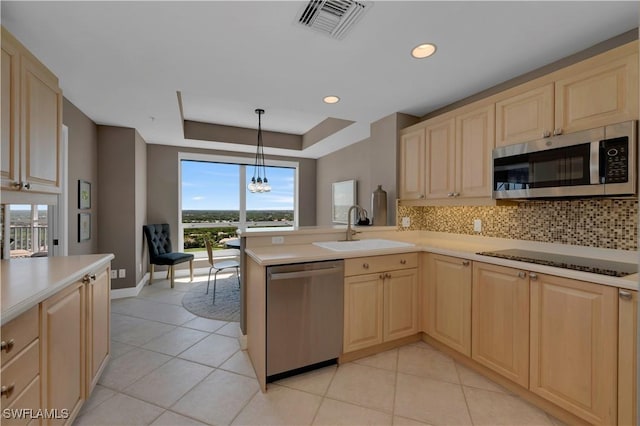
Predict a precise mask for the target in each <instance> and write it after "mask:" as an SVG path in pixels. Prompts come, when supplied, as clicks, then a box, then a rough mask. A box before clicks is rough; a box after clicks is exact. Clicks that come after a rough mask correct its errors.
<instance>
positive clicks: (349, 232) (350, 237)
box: [345, 204, 364, 241]
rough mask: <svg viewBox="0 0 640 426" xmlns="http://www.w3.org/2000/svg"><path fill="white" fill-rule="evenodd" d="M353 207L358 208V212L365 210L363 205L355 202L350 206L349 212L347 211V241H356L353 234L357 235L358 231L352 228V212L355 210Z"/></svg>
mask: <svg viewBox="0 0 640 426" xmlns="http://www.w3.org/2000/svg"><path fill="white" fill-rule="evenodd" d="M353 209H356V210H357V211H358V214H360V213H361V212H362V211H364V210H363V209H362V207H360V206H359V205H357V204H354V205H353V206H351V207H349V212H348V213H347V238H346V239H345V240H346V241H355V240H354V238H353V236H354V235H356V233H357V232H356V231H355V230H353V229H351V212H352V211H353Z"/></svg>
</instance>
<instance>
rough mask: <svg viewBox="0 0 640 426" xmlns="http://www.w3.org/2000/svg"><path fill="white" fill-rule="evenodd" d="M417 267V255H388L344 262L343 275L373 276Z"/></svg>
mask: <svg viewBox="0 0 640 426" xmlns="http://www.w3.org/2000/svg"><path fill="white" fill-rule="evenodd" d="M417 267H418V253H402V254H389V255H386V256H369V257H358V258H356V259H347V260H345V262H344V275H345V276H347V277H348V276H351V275H360V274H373V273H377V272H382V271H393V270H395V269H408V268H417Z"/></svg>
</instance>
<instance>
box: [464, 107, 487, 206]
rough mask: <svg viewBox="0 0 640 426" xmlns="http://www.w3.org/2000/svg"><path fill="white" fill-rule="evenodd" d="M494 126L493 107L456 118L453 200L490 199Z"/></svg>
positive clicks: (477, 109) (481, 108) (479, 109)
mask: <svg viewBox="0 0 640 426" xmlns="http://www.w3.org/2000/svg"><path fill="white" fill-rule="evenodd" d="M494 124H495V116H494V105H493V104H491V105H486V106H482V107H479V108H476V109H474V110H472V111H469V112H467V113H464V114H462V115H458V116H456V185H455V196H456V197H462V198H468V197H490V196H491V182H492V178H491V161H492V157H491V151H492V150H493V148H494V144H495V135H494V127H495V126H494Z"/></svg>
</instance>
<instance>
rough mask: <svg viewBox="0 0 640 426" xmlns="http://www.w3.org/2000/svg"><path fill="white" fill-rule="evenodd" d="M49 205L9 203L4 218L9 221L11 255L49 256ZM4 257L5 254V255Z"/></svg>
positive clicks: (8, 240)
mask: <svg viewBox="0 0 640 426" xmlns="http://www.w3.org/2000/svg"><path fill="white" fill-rule="evenodd" d="M48 210H49V206H47V205H37V204H7V205H5V206H4V215H6V218H4V219H3V220H4V221H6V222H5V223H8V228H6V229H8V232H7V236H6V239H3V242H4V241H7V244H8V246H9V257H11V258H15V257H30V256H34V255H38V256H47V254H48V251H49V235H48V231H49V224H48V222H49V220H48V219H49V211H48ZM3 257H4V256H3Z"/></svg>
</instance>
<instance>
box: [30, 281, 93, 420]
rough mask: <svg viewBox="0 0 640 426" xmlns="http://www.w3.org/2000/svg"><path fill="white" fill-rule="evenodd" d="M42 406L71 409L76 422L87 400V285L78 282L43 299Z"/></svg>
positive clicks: (70, 414) (71, 416) (70, 413)
mask: <svg viewBox="0 0 640 426" xmlns="http://www.w3.org/2000/svg"><path fill="white" fill-rule="evenodd" d="M41 321H42V323H41V329H42V330H43V336H42V353H41V362H42V368H41V370H42V376H41V379H42V405H43V406H44V407H46V408H48V409H58V410H62V409H67V410H69V416H70V417H69V419H67V421H65V420H62V419H58V420H54V419H51V420H47V421H46V422H45V423H46V424H65V423H70V422H71V421H73V419H74V418H75V416H76V415H77V413H78V411H79V410H80V407H81V406H82V404H83V403H84V400H85V395H86V394H85V385H86V383H85V377H86V376H85V371H86V370H85V366H86V364H85V362H86V359H85V357H86V343H85V335H86V308H85V285H84V284H83V283H82V282H81V281H78V282H76V283H75V284H72V285H70V286H68V287H67V288H65V289H64V290H62V291H60V292H59V293H58V294H56V295H55V296H52V297H50V298H49V299H47V300H45V301H44V302H42V318H41Z"/></svg>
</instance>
